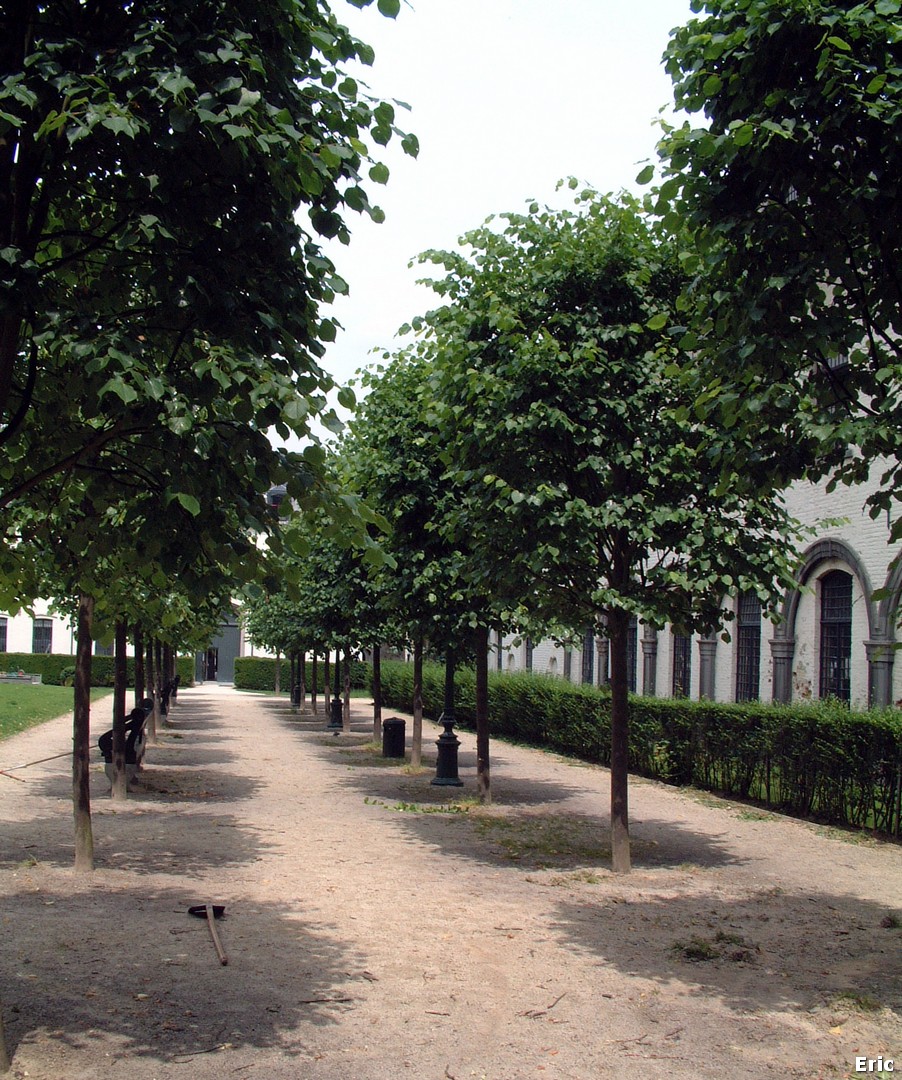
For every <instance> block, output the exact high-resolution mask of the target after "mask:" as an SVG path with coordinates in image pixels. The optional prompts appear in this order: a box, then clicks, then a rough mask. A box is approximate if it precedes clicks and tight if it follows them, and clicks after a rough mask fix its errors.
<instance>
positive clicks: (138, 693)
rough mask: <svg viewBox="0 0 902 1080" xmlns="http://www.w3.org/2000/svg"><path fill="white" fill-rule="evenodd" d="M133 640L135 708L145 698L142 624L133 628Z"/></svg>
mask: <svg viewBox="0 0 902 1080" xmlns="http://www.w3.org/2000/svg"><path fill="white" fill-rule="evenodd" d="M132 640H133V643H134V646H135V708H136V709H137V708H138V706H139V705H140V704H141V702H142V701H143V700H144V690H145V686H144V634H143V633H142V631H141V627H140V626H136V627H135V628H134V630H133V634H132Z"/></svg>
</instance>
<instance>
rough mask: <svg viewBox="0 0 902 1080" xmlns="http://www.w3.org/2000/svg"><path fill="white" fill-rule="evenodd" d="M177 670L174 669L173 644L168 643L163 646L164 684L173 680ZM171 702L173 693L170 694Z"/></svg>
mask: <svg viewBox="0 0 902 1080" xmlns="http://www.w3.org/2000/svg"><path fill="white" fill-rule="evenodd" d="M174 674H175V672H174V671H173V670H172V646H171V645H169V644H166V645H164V646H163V685H164V686H165V684H166V683H171V682H172V677H173V675H174ZM169 702H170V704H171V702H172V694H170V695H169Z"/></svg>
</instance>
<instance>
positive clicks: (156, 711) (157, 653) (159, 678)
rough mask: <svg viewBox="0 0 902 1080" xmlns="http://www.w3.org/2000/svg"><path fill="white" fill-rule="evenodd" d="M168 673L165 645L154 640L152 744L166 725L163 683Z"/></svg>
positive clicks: (150, 728) (150, 732)
mask: <svg viewBox="0 0 902 1080" xmlns="http://www.w3.org/2000/svg"><path fill="white" fill-rule="evenodd" d="M165 680H166V673H165V672H164V671H163V644H162V642H161V641H160V639H159V638H154V639H153V718H152V719H151V721H150V724H149V725H148V732H149V737H150V741H151V742H156V741H157V728H158V727H159V726H160V725H162V724H165V723H166V720H165V718H164V716H163V683H164V682H165Z"/></svg>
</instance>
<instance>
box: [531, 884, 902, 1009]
mask: <svg viewBox="0 0 902 1080" xmlns="http://www.w3.org/2000/svg"><path fill="white" fill-rule="evenodd" d="M552 884H555V883H553V882H552ZM570 884H573V882H572V881H571V883H570ZM711 884H712V883H710V882H708V883H707V887H706V883H705V882H702V881H699V880H698V879H697V878H695V877H694V876H693V874H689V875H686V879H685V880H684V881H682V882H680V881H675V880H673V878H672V876H669V877H667V878H666V879H661V878H660V877H659V876H658V875H654V874H642V873H640V874H632V875H630V876H629V877H628V878H621V877H616V876H614V875H610V876H609V877H607V878H606V879H603V880H602V881H601V882H600V883H599V884H598V886H597V887H595V886H589V887H583V888H582V889H581V890H580V892H579V897H578V899H571V898H568V899H562V900H561V901H560V902H559V903H557V904H556V905H555V911H556V916H557V917H556V918H555V919H554V924H555V927H556V929H557V932H558V933H559V934H560V935H561V936H562V938H563V941H564V942H565V943H566V945H567V946H568V947H569V948H572V949H576V950H578V951H584V952H589V953H591V954H593V955H594V956H596V957H598V959H599V960H600V961H601V962H602V963H603V964H606V965H611V966H613V967H615V968H617V969H619V970H620V971H621V972H622V973H624V974H626V975H629V976H638V977H641V978H644V979H648V980H650V981H651V982H652V983H658V984H661V985H662V986H663V985H664V984H668V983H673V982H680V983H684V984H685V985H686V993H687V994H690V995H697V996H706V995H707V996H710V995H714V996H716V997H717V998H719V999H720V1000H722V1001H723V1002H724V1003H725V1004H727V1005H728V1006H729V1007H730V1008H732V1009H734V1010H739V1011H749V1010H753V1011H757V1010H781V1011H783V1010H787V1009H797V1010H808V1011H811V1010H818V1009H824V1010H829V1009H833V1010H839V1009H842V1008H845V1009H846V1010H847V1011H849V1010H851V1011H855V1009H856V1008H860V1007H864V1008H865V1009H866V1010H873V1011H874V1012H879V1009H880V1007H885V1008H888V1009H890V1010H893V1011H895V1012H896V1013H898V1014H899V1015H898V1016H897V1017H896V1018H895V1021H892V1018H888V1019H889V1020H890V1021H891V1022H894V1023H895V1024H896V1030H899V1028H898V1024H899V1021H900V1020H902V948H900V937H899V933H900V932H899V930H898V929H893V928H889V927H887V926H886V925H884V923H885V918H886V915H887V911H886V908H885V907H881V906H880V905H879V904H875V903H873V902H871V901H868V900H862V899H859V898H856V897H850V896H838V895H834V894H832V893H830V892H828V891H816V892H811V893H808V892H806V893H805V894H798V893H791V892H783V890H781V889H780V888H779V887H763V888H762V887H758V888H755V887H752V888H750V889H749V890H748V891H747V892H745V894H744V895H738V896H737V895H734V896H730V897H724V896H723V895H721V894H720V890H718V889H717V888H716V886H715V887H711ZM739 892H740V893H742V892H743V890H739ZM885 1019H886V1018H885Z"/></svg>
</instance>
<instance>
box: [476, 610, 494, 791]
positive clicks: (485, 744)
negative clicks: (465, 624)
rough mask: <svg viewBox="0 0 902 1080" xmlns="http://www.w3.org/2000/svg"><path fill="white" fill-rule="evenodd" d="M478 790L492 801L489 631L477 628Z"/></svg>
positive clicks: (484, 628) (482, 627)
mask: <svg viewBox="0 0 902 1080" xmlns="http://www.w3.org/2000/svg"><path fill="white" fill-rule="evenodd" d="M476 791H477V793H478V795H479V801H480V802H481V803H490V802H491V801H492V771H491V761H490V758H489V631H488V628H487V627H484V626H480V627H479V628H478V629H477V630H476Z"/></svg>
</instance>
